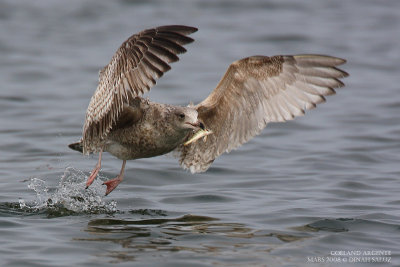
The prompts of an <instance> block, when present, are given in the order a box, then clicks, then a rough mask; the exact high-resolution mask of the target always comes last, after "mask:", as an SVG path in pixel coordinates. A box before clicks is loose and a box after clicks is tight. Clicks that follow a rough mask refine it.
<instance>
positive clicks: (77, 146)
mask: <svg viewBox="0 0 400 267" xmlns="http://www.w3.org/2000/svg"><path fill="white" fill-rule="evenodd" d="M68 147H69V148H71V149H73V150H76V151H79V152H81V153H83V145H82V140H80V141H79V142H76V143H72V144H69V145H68Z"/></svg>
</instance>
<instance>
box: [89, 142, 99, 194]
mask: <svg viewBox="0 0 400 267" xmlns="http://www.w3.org/2000/svg"><path fill="white" fill-rule="evenodd" d="M102 154H103V149H101V150H100V152H99V161H98V162H97V164H96V167H94V169H93V171H92V172H91V173H90V176H89V178H88V179H87V181H86V189H87V188H88V187H89V185H91V184H92V183H93V181H94V179H96V177H97V175H98V174H99V171H100V168H101V155H102Z"/></svg>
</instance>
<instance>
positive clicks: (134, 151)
mask: <svg viewBox="0 0 400 267" xmlns="http://www.w3.org/2000/svg"><path fill="white" fill-rule="evenodd" d="M132 130H133V129H131V131H129V129H124V130H121V131H116V132H113V133H111V135H110V137H109V138H108V140H107V142H106V145H105V151H107V152H109V153H110V154H112V155H114V156H115V157H117V158H119V159H122V160H131V159H138V158H150V157H155V156H159V155H163V154H166V153H169V152H171V151H172V150H174V149H175V148H176V147H177V146H178V145H179V144H181V143H182V142H183V140H184V139H185V138H186V135H187V133H174V134H171V133H168V132H165V131H160V130H156V129H152V130H151V131H148V130H143V128H142V129H141V131H138V129H134V130H133V131H132Z"/></svg>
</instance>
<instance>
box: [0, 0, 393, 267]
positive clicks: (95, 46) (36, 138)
mask: <svg viewBox="0 0 400 267" xmlns="http://www.w3.org/2000/svg"><path fill="white" fill-rule="evenodd" d="M399 9H400V2H398V1H384V3H383V2H381V1H361V0H360V1H317V0H314V1H303V2H299V1H261V0H254V1H245V2H244V1H168V2H166V1H94V0H92V1H89V0H87V1H77V0H73V1H69V2H68V4H65V2H62V1H29V2H28V1H2V2H1V3H0V25H1V26H0V62H1V64H0V81H1V85H0V88H1V90H0V114H1V115H0V125H1V127H0V140H1V141H0V151H1V152H0V177H1V179H0V183H1V186H0V188H1V189H0V192H1V194H0V241H1V242H0V265H2V266H73V265H77V266H78V265H79V266H93V265H101V266H109V265H110V264H118V266H131V265H132V264H135V266H136V265H137V266H149V265H159V266H178V265H181V266H188V265H191V266H210V265H215V266H246V265H254V266H310V265H311V266H321V265H323V266H338V263H331V262H327V260H328V257H331V256H334V255H335V253H336V252H337V251H345V252H346V251H347V252H349V251H350V252H352V251H353V252H354V251H360V252H362V253H364V252H371V251H385V252H390V254H391V255H390V256H389V257H390V263H384V262H383V260H382V264H381V265H385V266H387V265H389V266H396V265H400V258H399V253H400V250H399V247H400V224H399V219H400V212H399V205H400V199H399V188H400V180H399V178H400V167H399V166H400V164H399V162H400V156H399V154H400V153H399V152H400V119H399V114H400V94H399V93H400V87H399V78H398V73H399V71H400V65H399V63H398V62H400V53H399V50H398V47H399V45H398V44H399V43H400V35H399V34H398V29H399V28H400V14H399V12H398V10H399ZM163 24H186V25H191V26H196V27H198V28H199V31H198V32H197V33H195V34H194V35H193V38H195V40H196V42H195V43H193V44H190V45H189V46H188V47H187V48H188V53H186V54H185V55H182V57H181V61H180V62H178V63H175V64H174V65H173V69H172V70H171V71H170V72H168V73H167V74H166V75H165V76H164V77H163V78H162V79H161V80H160V81H159V83H158V85H157V86H156V87H155V88H153V90H152V91H151V92H150V93H149V94H148V96H149V97H151V98H152V99H153V100H156V101H161V102H164V103H170V104H179V105H187V104H188V103H189V101H193V102H194V103H198V102H199V101H201V100H202V99H204V98H205V97H206V96H207V95H208V94H209V93H210V92H211V90H212V89H213V88H214V87H215V85H216V84H217V82H218V81H219V79H220V78H221V76H222V75H223V73H224V71H225V70H226V68H227V67H228V65H229V64H230V63H231V62H232V61H234V60H237V59H239V58H242V57H245V56H250V55H256V54H263V55H276V54H296V53H319V54H328V55H334V56H338V57H342V58H346V59H347V60H348V63H347V64H346V65H345V66H343V68H344V69H345V70H346V71H347V72H349V73H350V77H349V78H346V79H345V83H346V87H345V88H343V89H340V90H338V94H337V95H335V96H331V97H329V98H328V102H327V103H326V104H323V105H321V106H320V107H318V108H317V109H316V110H313V111H310V112H307V114H306V116H305V117H302V118H298V119H296V120H295V121H292V122H288V123H285V124H271V125H268V127H267V129H265V130H264V131H263V132H262V134H261V135H260V136H258V137H257V138H255V139H253V140H251V141H250V142H249V143H248V144H246V145H245V146H243V147H241V148H240V149H238V150H236V151H234V152H232V153H230V154H228V155H223V156H222V157H220V158H218V159H217V160H216V161H215V163H214V164H213V165H212V167H211V168H210V169H209V171H208V172H206V173H204V174H197V175H192V174H190V173H187V172H185V171H183V170H181V169H180V168H179V165H178V164H177V160H176V159H174V158H173V157H165V156H163V157H157V158H152V159H140V160H136V161H130V162H128V164H127V169H126V174H125V180H124V182H123V183H122V184H121V185H120V186H119V187H118V188H117V190H115V191H114V192H113V193H112V194H110V195H109V196H108V197H104V192H105V187H104V186H102V185H101V183H102V181H104V180H107V179H110V178H113V177H114V176H115V175H116V174H117V173H118V172H119V168H120V166H121V161H119V160H118V159H115V158H113V157H112V156H110V155H106V156H105V157H104V160H103V168H102V171H101V173H100V177H99V179H98V180H96V182H95V183H94V184H93V186H92V187H91V188H90V189H88V190H84V182H85V180H86V178H87V175H88V174H89V172H90V170H91V169H92V168H93V167H94V165H95V164H96V160H97V157H96V156H94V157H83V156H81V155H79V154H78V153H75V152H74V151H71V150H69V149H68V147H67V144H69V143H71V142H74V141H76V140H77V139H78V138H80V134H81V127H82V124H83V121H84V113H85V110H86V107H87V105H88V102H89V99H90V97H91V95H92V93H93V91H94V90H95V88H96V84H97V77H98V70H99V69H100V68H101V67H103V66H104V65H105V64H107V63H108V62H109V60H110V58H111V56H112V54H113V53H114V51H115V50H116V49H117V47H118V46H119V45H120V44H121V43H122V41H124V40H125V39H126V38H127V37H128V36H130V35H131V34H133V33H135V32H138V31H140V30H143V29H145V28H149V27H152V26H158V25H163ZM318 258H322V259H324V260H325V262H323V263H318V262H317V261H318ZM336 258H337V259H338V260H341V261H342V262H340V266H345V265H349V266H355V265H356V266H363V265H365V266H373V265H374V263H366V262H364V263H357V264H355V263H353V262H349V261H351V260H355V259H356V258H351V257H350V256H339V257H336ZM346 260H347V262H343V261H346Z"/></svg>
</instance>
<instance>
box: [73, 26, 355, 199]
mask: <svg viewBox="0 0 400 267" xmlns="http://www.w3.org/2000/svg"><path fill="white" fill-rule="evenodd" d="M196 30H197V29H196V28H193V27H187V26H180V25H173V26H162V27H158V28H154V29H150V30H145V31H143V32H141V33H139V34H136V35H133V36H131V37H130V38H129V39H128V40H127V41H125V42H124V43H123V44H122V45H121V47H120V48H119V49H118V50H117V52H116V53H115V55H114V56H113V57H112V59H111V62H110V63H109V64H108V65H107V66H106V67H104V68H103V69H102V70H101V71H100V77H99V85H98V87H97V90H96V91H95V93H94V95H93V97H92V99H91V101H90V104H89V107H88V110H87V113H86V121H85V125H84V127H83V133H82V139H81V141H80V142H78V143H75V144H71V145H70V147H71V148H72V149H75V150H80V151H81V150H82V151H83V153H85V154H87V153H91V152H97V151H98V152H99V153H100V154H99V162H98V164H97V165H96V167H95V169H94V170H93V171H92V173H91V176H90V177H89V179H88V182H87V186H89V185H90V184H91V183H92V182H93V180H94V179H95V177H96V176H97V174H98V171H99V170H100V166H101V155H102V152H103V151H107V152H110V153H111V154H113V155H114V156H116V157H118V158H120V159H122V160H123V164H122V168H121V172H120V174H119V175H118V176H117V177H116V178H115V179H112V180H110V181H107V182H105V184H106V185H107V192H106V194H108V193H110V192H111V191H112V190H113V189H114V188H115V187H116V186H117V185H118V184H119V183H120V182H121V181H122V178H123V174H124V167H125V163H126V160H129V159H136V158H144V157H153V156H157V155H162V154H166V153H168V152H170V151H173V150H175V151H178V152H179V153H180V163H181V166H182V167H183V168H187V169H190V171H191V172H193V173H194V172H203V171H206V170H207V169H208V168H209V166H210V165H211V163H212V162H213V161H214V160H215V158H217V157H218V156H219V155H221V154H222V153H224V152H229V151H231V150H232V149H235V148H237V147H238V146H240V145H242V144H243V143H245V142H247V141H248V140H249V139H250V138H252V137H254V136H255V135H257V134H259V133H260V131H261V130H262V129H263V128H264V127H265V126H266V125H267V124H268V123H269V122H281V121H286V120H291V119H293V118H295V117H297V116H301V115H303V114H304V111H305V110H307V109H313V108H315V107H316V105H317V104H319V103H322V102H324V101H325V98H324V96H327V95H331V94H334V93H335V90H334V88H338V87H342V86H343V83H342V82H341V81H340V80H339V78H343V77H346V76H347V75H348V74H347V73H346V72H344V71H342V70H340V69H338V68H337V67H336V66H338V65H341V64H343V63H345V60H344V59H340V58H335V57H330V56H323V55H296V56H274V57H266V56H252V57H247V58H244V59H241V60H238V61H235V62H233V63H232V64H231V65H230V66H229V68H228V70H227V71H226V73H225V75H224V76H223V77H222V79H221V81H220V82H219V84H218V85H217V87H216V88H215V89H214V91H212V92H211V94H210V95H209V96H208V97H207V98H206V99H205V100H203V101H202V102H201V103H199V104H198V105H196V106H193V105H189V106H188V107H178V106H172V105H166V104H159V103H154V102H151V101H149V100H147V99H143V98H142V97H141V96H142V95H143V93H145V92H147V91H148V90H150V88H151V87H152V86H153V85H154V84H155V83H156V79H157V78H159V77H161V76H162V75H163V73H164V72H166V71H168V70H169V69H170V66H169V65H168V64H169V63H171V62H175V61H177V60H178V57H177V54H179V53H184V52H185V51H186V50H185V48H183V45H185V44H187V43H190V42H192V41H193V39H191V38H189V37H187V36H186V35H188V34H190V33H193V32H195V31H196ZM204 125H205V126H206V127H207V128H208V129H209V130H211V131H212V134H210V135H209V136H208V137H207V138H204V139H199V140H198V141H196V142H193V143H190V144H189V145H187V146H184V145H183V143H184V142H185V141H187V140H188V139H189V138H191V136H192V135H193V134H194V132H195V131H196V130H197V129H200V128H204Z"/></svg>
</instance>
